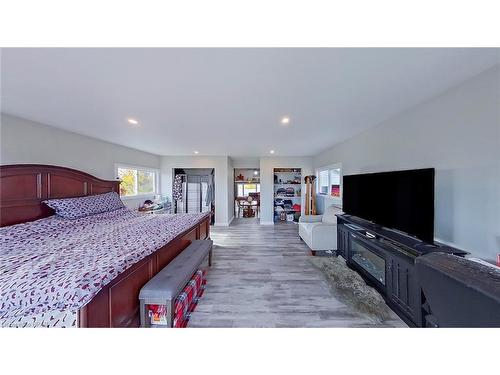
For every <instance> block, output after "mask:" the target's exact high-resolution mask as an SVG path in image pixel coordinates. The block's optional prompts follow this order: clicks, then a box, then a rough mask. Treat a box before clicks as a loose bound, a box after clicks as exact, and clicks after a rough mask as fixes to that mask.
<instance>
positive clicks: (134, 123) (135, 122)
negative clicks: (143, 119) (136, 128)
mask: <svg viewBox="0 0 500 375" xmlns="http://www.w3.org/2000/svg"><path fill="white" fill-rule="evenodd" d="M127 122H128V123H129V124H132V125H139V121H137V120H136V119H135V118H128V119H127Z"/></svg>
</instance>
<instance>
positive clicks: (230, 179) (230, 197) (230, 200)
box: [227, 158, 234, 225]
mask: <svg viewBox="0 0 500 375" xmlns="http://www.w3.org/2000/svg"><path fill="white" fill-rule="evenodd" d="M227 217H228V225H229V224H231V221H233V219H234V168H233V160H232V159H231V158H227Z"/></svg>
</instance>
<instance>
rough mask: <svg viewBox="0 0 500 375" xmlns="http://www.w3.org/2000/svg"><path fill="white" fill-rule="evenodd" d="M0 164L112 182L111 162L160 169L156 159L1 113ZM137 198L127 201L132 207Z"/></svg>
mask: <svg viewBox="0 0 500 375" xmlns="http://www.w3.org/2000/svg"><path fill="white" fill-rule="evenodd" d="M0 138H1V143H0V146H1V147H0V162H1V164H21V163H22V164H26V163H34V164H51V165H59V166H63V167H69V168H74V169H77V170H80V171H84V172H87V173H89V174H91V175H93V176H96V177H99V178H102V179H106V180H114V179H115V163H123V164H130V165H136V166H143V167H148V168H157V169H159V168H160V157H159V156H157V155H153V154H149V153H147V152H142V151H138V150H135V149H132V148H129V147H124V146H120V145H116V144H113V143H109V142H105V141H101V140H98V139H95V138H90V137H86V136H83V135H80V134H76V133H71V132H68V131H65V130H61V129H58V128H55V127H52V126H48V125H44V124H40V123H38V122H33V121H29V120H26V119H22V118H19V117H14V116H10V115H7V114H4V113H2V114H1V117H0ZM144 199H145V198H141V199H127V200H126V201H125V204H126V205H127V206H128V207H130V208H135V207H137V206H138V205H139V203H141V202H143V201H144Z"/></svg>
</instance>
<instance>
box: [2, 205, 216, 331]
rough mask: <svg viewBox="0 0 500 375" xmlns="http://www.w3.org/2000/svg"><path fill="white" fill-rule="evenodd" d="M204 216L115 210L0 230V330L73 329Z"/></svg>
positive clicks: (49, 219)
mask: <svg viewBox="0 0 500 375" xmlns="http://www.w3.org/2000/svg"><path fill="white" fill-rule="evenodd" d="M206 216H207V214H180V215H168V214H165V215H147V214H146V215H145V214H140V213H137V212H134V211H130V210H127V209H119V210H116V211H112V212H106V213H102V214H97V215H92V216H89V217H85V218H81V219H76V220H68V219H61V218H58V217H55V216H53V217H50V218H46V219H41V220H37V221H33V222H30V223H24V224H18V225H11V226H7V227H3V228H0V326H2V327H14V326H16V327H17V326H29V327H33V326H46V327H48V326H64V327H71V326H76V325H77V323H76V316H77V312H78V309H80V308H81V307H83V306H84V305H85V304H87V303H88V302H89V301H90V300H91V299H92V298H93V297H94V296H95V295H96V294H97V293H98V292H99V291H100V290H101V289H102V288H103V287H104V286H105V285H106V284H108V283H109V282H110V281H111V280H113V279H114V278H115V277H116V276H118V275H119V274H120V273H122V272H123V271H125V270H127V269H128V268H130V267H131V266H132V265H134V264H135V263H137V262H138V261H140V260H141V259H143V258H145V257H147V256H148V255H150V254H151V253H153V252H154V251H156V250H158V249H159V248H160V247H162V246H164V245H165V244H166V243H168V242H169V241H171V240H172V239H174V238H175V237H176V236H177V235H179V234H180V233H182V232H183V231H185V230H186V229H188V228H189V227H191V226H193V225H195V224H196V223H198V222H200V221H201V220H202V219H204V218H205V217H206Z"/></svg>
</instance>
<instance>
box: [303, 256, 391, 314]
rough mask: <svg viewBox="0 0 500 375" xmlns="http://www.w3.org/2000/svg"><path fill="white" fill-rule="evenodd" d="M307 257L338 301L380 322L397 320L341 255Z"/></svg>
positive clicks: (382, 300) (379, 297)
mask: <svg viewBox="0 0 500 375" xmlns="http://www.w3.org/2000/svg"><path fill="white" fill-rule="evenodd" d="M308 259H309V260H310V262H311V263H312V264H313V265H314V266H315V267H316V268H318V269H319V270H321V272H322V273H323V275H324V276H325V277H326V280H327V281H328V284H329V285H330V287H331V290H332V293H333V294H334V296H335V297H336V298H337V299H338V300H339V301H341V302H343V303H345V304H346V305H347V306H349V307H351V308H353V309H354V310H356V312H359V313H361V314H365V315H367V316H368V317H369V318H370V319H371V320H375V321H378V322H380V323H383V322H384V321H387V320H394V319H398V320H399V318H398V317H397V315H396V314H395V313H394V312H393V311H392V310H391V309H390V308H389V307H388V306H387V305H386V303H385V301H384V299H383V298H382V296H381V295H380V293H379V292H377V290H375V289H374V288H372V287H370V286H368V285H367V284H366V282H365V281H364V280H363V278H362V277H361V276H360V275H359V274H358V273H357V272H356V271H353V270H351V269H350V268H349V267H347V265H346V262H345V260H344V259H343V258H342V257H335V256H332V257H317V256H313V257H309V258H308Z"/></svg>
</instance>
